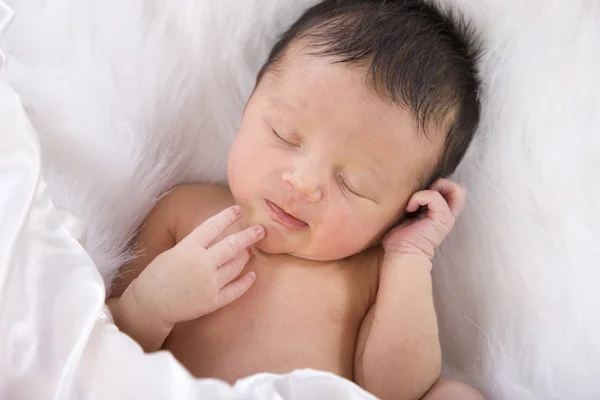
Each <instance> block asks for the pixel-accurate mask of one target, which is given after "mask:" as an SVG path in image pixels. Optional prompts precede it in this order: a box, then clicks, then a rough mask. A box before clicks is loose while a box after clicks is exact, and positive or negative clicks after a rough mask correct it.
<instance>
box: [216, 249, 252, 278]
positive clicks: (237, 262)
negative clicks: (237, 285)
mask: <svg viewBox="0 0 600 400" xmlns="http://www.w3.org/2000/svg"><path fill="white" fill-rule="evenodd" d="M248 260H250V250H249V249H246V251H243V252H241V253H240V254H238V255H237V256H235V257H234V258H233V259H231V260H229V261H228V262H226V263H225V264H223V265H222V266H221V267H219V268H218V270H217V279H218V284H219V287H223V286H225V285H227V284H228V283H229V282H231V281H232V280H234V279H235V278H237V277H238V276H239V275H240V272H242V270H243V269H244V267H245V266H246V264H247V263H248Z"/></svg>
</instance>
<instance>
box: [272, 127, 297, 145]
mask: <svg viewBox="0 0 600 400" xmlns="http://www.w3.org/2000/svg"><path fill="white" fill-rule="evenodd" d="M271 131H272V132H273V134H274V135H275V136H276V137H277V139H279V140H281V141H282V142H283V143H285V144H288V145H290V146H295V145H294V144H293V143H291V142H288V141H287V140H285V139H284V138H282V137H281V136H280V135H279V133H277V131H276V130H275V129H271Z"/></svg>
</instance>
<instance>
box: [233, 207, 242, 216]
mask: <svg viewBox="0 0 600 400" xmlns="http://www.w3.org/2000/svg"><path fill="white" fill-rule="evenodd" d="M233 212H234V213H235V215H242V207H240V206H233Z"/></svg>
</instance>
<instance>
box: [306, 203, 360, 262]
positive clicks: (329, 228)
mask: <svg viewBox="0 0 600 400" xmlns="http://www.w3.org/2000/svg"><path fill="white" fill-rule="evenodd" d="M336 217H337V218H331V219H329V220H328V221H325V222H326V224H325V225H324V229H323V230H322V232H320V235H319V238H318V243H316V244H315V245H316V247H318V252H319V253H321V254H323V258H328V259H341V258H345V257H348V256H350V255H352V254H355V253H357V252H359V251H360V250H362V249H363V248H364V247H365V246H366V245H367V244H368V241H369V237H368V232H366V231H365V229H364V226H361V225H362V224H359V223H358V221H356V219H355V218H352V216H351V215H344V214H339V215H337V216H336Z"/></svg>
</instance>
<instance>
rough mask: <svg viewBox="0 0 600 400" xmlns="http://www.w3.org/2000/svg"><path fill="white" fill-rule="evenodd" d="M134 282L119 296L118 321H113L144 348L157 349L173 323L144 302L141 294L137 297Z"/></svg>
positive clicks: (147, 349) (148, 349) (169, 331)
mask: <svg viewBox="0 0 600 400" xmlns="http://www.w3.org/2000/svg"><path fill="white" fill-rule="evenodd" d="M134 282H135V281H134ZM134 282H132V284H131V285H129V287H128V288H127V289H126V290H125V292H124V293H123V295H122V296H121V297H120V298H119V301H118V304H117V309H118V313H119V319H120V321H119V322H117V321H116V318H115V323H116V324H117V326H118V327H119V328H120V329H121V330H122V331H123V332H125V333H127V334H128V335H130V336H131V337H132V338H133V339H135V340H136V341H137V342H138V343H139V344H140V345H141V346H142V347H143V348H144V350H146V351H154V350H158V349H159V348H160V347H161V346H162V343H163V342H164V340H165V339H166V337H167V336H168V335H169V333H171V330H173V327H174V324H173V323H171V322H168V321H167V320H166V319H165V318H163V317H162V316H161V315H160V313H158V312H157V310H155V309H154V307H153V306H152V304H151V303H147V302H145V301H144V300H143V296H142V297H141V298H140V297H139V293H137V292H136V286H135V285H134V284H133V283H134Z"/></svg>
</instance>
